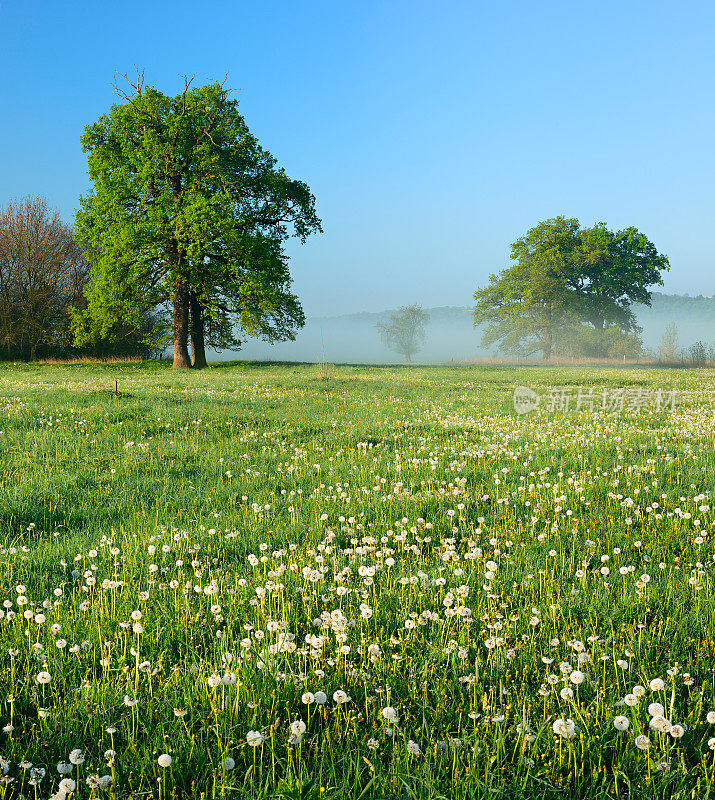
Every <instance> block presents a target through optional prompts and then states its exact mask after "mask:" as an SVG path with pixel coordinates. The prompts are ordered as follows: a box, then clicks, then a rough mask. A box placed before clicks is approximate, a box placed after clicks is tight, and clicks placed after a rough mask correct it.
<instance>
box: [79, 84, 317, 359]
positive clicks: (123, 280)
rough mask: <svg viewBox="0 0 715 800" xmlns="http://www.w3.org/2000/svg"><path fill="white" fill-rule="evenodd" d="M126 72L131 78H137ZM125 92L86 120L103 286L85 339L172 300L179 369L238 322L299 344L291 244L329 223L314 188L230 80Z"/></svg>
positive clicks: (222, 341)
mask: <svg viewBox="0 0 715 800" xmlns="http://www.w3.org/2000/svg"><path fill="white" fill-rule="evenodd" d="M125 77H126V76H125ZM127 84H128V88H127V89H126V90H124V89H120V88H118V87H116V86H115V88H116V91H117V94H118V95H119V97H120V99H121V100H122V101H123V102H121V103H119V104H116V105H114V106H112V108H111V109H110V111H109V113H108V114H104V115H103V116H101V117H100V118H99V120H98V121H97V122H96V123H94V124H93V125H90V126H88V127H87V128H86V129H85V132H84V135H83V136H82V140H81V141H82V147H83V149H84V152H85V153H87V154H88V165H89V175H90V178H91V180H92V182H93V189H92V190H91V192H90V193H89V194H88V195H87V196H86V197H83V198H81V199H80V208H79V211H78V214H77V235H78V237H79V240H80V242H81V243H82V244H83V245H84V246H85V247H86V249H87V257H88V259H89V261H90V263H91V265H92V281H91V284H90V286H89V288H88V290H87V293H86V294H87V300H88V309H87V311H86V312H85V313H84V315H83V316H82V319H81V320H79V321H78V325H77V342H78V343H79V344H81V343H86V342H89V341H92V340H94V339H96V338H101V337H102V336H106V335H107V334H108V332H109V330H110V329H111V327H112V326H113V325H114V324H115V323H116V322H117V321H119V320H124V321H127V320H129V321H131V322H132V323H134V324H137V323H138V322H139V320H140V319H141V318H142V317H143V315H144V314H146V312H147V311H149V310H151V309H154V308H157V307H161V306H163V305H165V304H169V305H171V306H172V308H173V338H174V366H175V367H182V368H185V367H189V366H191V361H190V358H189V352H188V339H189V338H191V348H192V352H193V363H194V366H195V367H197V368H199V367H202V366H205V364H206V353H205V349H206V345H207V343H209V344H214V345H216V346H232V345H235V344H237V343H238V340H237V339H236V338H235V334H234V330H235V328H236V326H238V328H239V329H240V331H242V332H245V333H248V334H252V335H256V336H261V337H263V338H266V339H268V340H269V341H275V340H282V339H292V338H294V336H295V331H296V329H297V328H300V327H301V326H302V325H303V323H304V315H303V311H302V308H301V306H300V303H299V301H298V299H297V298H296V297H295V295H294V294H292V292H291V291H290V284H291V278H290V274H289V272H288V259H287V256H286V254H285V252H284V242H285V240H286V239H287V238H288V236H289V235H295V236H297V237H298V238H299V239H300V240H301V241H305V239H306V237H307V236H308V235H309V234H311V233H313V232H316V231H320V230H321V227H320V220H319V219H318V217H317V216H316V213H315V199H314V197H313V195H312V194H311V192H310V190H309V189H308V187H307V186H306V185H305V184H304V183H302V182H300V181H296V180H292V179H291V178H289V177H288V176H287V175H286V173H285V171H284V170H283V169H281V168H278V167H277V165H276V160H275V159H274V158H273V156H272V155H271V154H270V153H269V152H267V151H266V150H264V149H263V148H262V147H261V146H260V145H259V144H258V141H257V139H256V138H255V136H253V135H252V134H251V133H250V131H249V130H248V127H247V125H246V123H245V121H244V119H243V117H242V116H241V115H240V114H239V112H238V103H237V101H235V100H232V99H230V96H229V95H230V92H229V90H227V89H226V88H224V86H223V85H221V84H218V83H213V84H210V85H208V86H203V87H200V88H195V87H192V86H191V80H186V81H185V86H184V90H183V91H182V92H181V93H180V94H178V95H177V96H175V97H169V96H167V95H165V94H162V93H161V92H160V91H158V90H157V89H155V88H154V87H147V86H145V85H144V82H143V77H142V76H141V74H140V75H138V77H137V80H136V81H131V80H129V79H128V78H127Z"/></svg>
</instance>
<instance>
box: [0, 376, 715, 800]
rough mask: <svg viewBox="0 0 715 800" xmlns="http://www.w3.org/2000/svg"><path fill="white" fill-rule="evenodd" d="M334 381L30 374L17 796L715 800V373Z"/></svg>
mask: <svg viewBox="0 0 715 800" xmlns="http://www.w3.org/2000/svg"><path fill="white" fill-rule="evenodd" d="M328 377H329V379H328V380H326V379H321V377H320V374H319V373H318V371H317V368H316V367H315V366H293V365H260V364H253V365H251V364H228V365H220V366H214V367H211V368H209V369H207V370H205V371H203V372H200V373H192V372H186V373H176V372H172V371H171V370H170V369H168V368H167V366H166V365H165V364H142V363H128V364H122V363H115V364H107V365H99V364H84V365H82V364H79V365H69V366H62V365H45V366H28V365H10V364H7V365H0V616H1V619H0V666H1V667H2V668H1V669H0V756H1V759H0V775H1V781H0V797H8V798H10V797H12V798H16V797H20V796H24V797H26V798H36V797H42V798H45V797H55V798H63V797H66V798H90V797H107V798H110V797H116V798H128V797H134V798H140V797H161V798H172V797H176V798H183V797H197V798H206V799H207V800H209V799H210V798H274V797H275V798H277V797H282V798H295V800H298V798H303V800H310V798H316V799H318V798H326V800H327V799H328V798H330V799H331V800H347V799H348V798H351V800H371V799H375V798H405V800H408V798H409V799H414V800H418V799H419V800H422V798H425V799H427V798H434V799H435V800H436V798H443V797H445V798H447V797H448V798H464V800H466V799H467V798H494V799H495V800H496V798H499V799H500V800H522V799H524V798H543V799H544V800H546V798H557V797H558V798H573V800H576V798H579V800H580V799H582V798H586V799H588V800H590V799H591V798H593V800H595V798H632V799H633V800H635V799H636V798H667V797H672V798H682V799H683V800H684V798H698V799H701V798H708V797H713V798H715V783H714V780H715V766H714V763H713V758H714V756H715V752H714V750H715V671H714V668H715V588H714V584H713V578H714V577H715V547H714V546H713V545H714V543H715V515H714V514H713V497H712V490H713V488H714V487H715V451H714V444H715V413H714V412H715V407H714V405H713V397H714V395H713V391H714V390H715V374H714V373H713V371H711V370H710V371H709V370H658V369H641V370H639V369H622V370H618V369H599V368H590V369H589V368H586V367H575V368H538V367H535V368H523V369H519V368H513V367H512V368H510V367H504V366H501V367H497V366H495V367H489V366H483V367H454V368H420V367H415V368H357V367H355V368H353V367H338V368H336V369H335V370H334V371H331V372H330V375H329V376H328ZM115 379H116V380H117V385H118V393H114V392H113V386H114V380H115ZM518 384H524V385H526V386H528V387H531V388H532V389H534V390H536V391H537V392H539V393H541V394H544V395H545V394H547V393H548V391H549V389H550V388H554V387H560V388H563V387H568V389H569V391H572V392H576V390H577V387H579V386H582V387H592V388H593V389H594V391H595V392H602V391H604V390H605V391H607V392H611V393H613V392H614V390H616V389H618V388H623V389H627V390H631V391H632V392H636V391H637V390H638V389H639V388H640V389H642V390H646V391H648V392H655V391H656V390H658V389H660V390H669V389H671V388H674V387H675V388H677V389H678V391H679V394H678V398H677V404H676V406H675V408H674V409H669V408H665V409H661V410H658V409H657V408H653V407H650V406H647V407H631V406H629V405H628V404H627V403H626V405H624V407H623V408H622V409H621V408H615V409H603V408H601V405H600V402H599V401H596V402H595V404H594V408H593V410H591V409H590V408H589V407H585V406H584V407H583V408H581V410H578V411H577V410H575V409H571V410H568V411H559V410H554V411H550V410H549V408H548V407H547V406H546V405H545V404H543V403H542V405H541V406H540V407H539V408H538V409H537V410H536V411H534V412H533V413H530V414H524V415H517V414H515V412H514V410H513V408H512V393H513V390H514V388H515V386H517V385H518Z"/></svg>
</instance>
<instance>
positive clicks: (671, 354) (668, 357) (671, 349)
mask: <svg viewBox="0 0 715 800" xmlns="http://www.w3.org/2000/svg"><path fill="white" fill-rule="evenodd" d="M679 350H680V347H679V342H678V326H677V325H676V324H675V323H674V322H671V324H670V325H668V327H667V328H666V329H665V331H664V332H663V338H662V339H661V340H660V345H659V346H658V356H659V358H660V360H661V361H675V360H676V358H677V357H678V353H679Z"/></svg>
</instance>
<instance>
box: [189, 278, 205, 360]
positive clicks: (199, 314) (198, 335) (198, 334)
mask: <svg viewBox="0 0 715 800" xmlns="http://www.w3.org/2000/svg"><path fill="white" fill-rule="evenodd" d="M189 306H190V308H191V356H192V366H193V368H194V369H203V368H204V367H205V366H206V343H205V340H204V315H203V308H202V307H201V304H200V303H199V301H198V300H197V299H196V295H195V294H194V293H193V292H191V295H190V297H189Z"/></svg>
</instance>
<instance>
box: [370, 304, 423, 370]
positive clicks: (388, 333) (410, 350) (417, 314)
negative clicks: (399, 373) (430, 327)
mask: <svg viewBox="0 0 715 800" xmlns="http://www.w3.org/2000/svg"><path fill="white" fill-rule="evenodd" d="M428 322H429V314H428V313H427V312H426V311H424V310H423V309H422V306H420V305H414V304H413V305H410V306H401V307H400V308H399V309H398V310H397V313H396V314H392V315H391V316H390V319H389V320H388V321H387V322H379V323H378V324H377V329H378V330H379V332H380V338H381V339H382V342H383V344H384V345H385V347H387V348H388V349H389V350H392V351H393V352H395V353H399V354H400V355H403V356H404V357H405V361H408V362H409V361H411V360H412V356H413V355H414V354H415V353H417V352H419V350H420V349H421V348H422V344H423V342H424V340H425V336H426V334H427V331H426V327H427V323H428Z"/></svg>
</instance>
